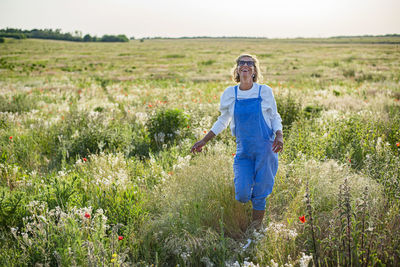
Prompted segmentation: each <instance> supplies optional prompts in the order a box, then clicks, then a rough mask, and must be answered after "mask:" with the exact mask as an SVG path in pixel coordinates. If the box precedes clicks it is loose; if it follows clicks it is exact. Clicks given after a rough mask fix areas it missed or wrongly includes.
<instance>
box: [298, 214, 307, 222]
mask: <svg viewBox="0 0 400 267" xmlns="http://www.w3.org/2000/svg"><path fill="white" fill-rule="evenodd" d="M299 220H300V222H302V223H305V222H306V217H305V216H304V215H303V216H300V217H299Z"/></svg>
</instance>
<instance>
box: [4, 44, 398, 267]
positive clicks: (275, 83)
mask: <svg viewBox="0 0 400 267" xmlns="http://www.w3.org/2000/svg"><path fill="white" fill-rule="evenodd" d="M399 43H400V38H395V37H391V38H385V39H384V40H383V39H379V38H366V39H358V38H349V39H346V38H339V39H285V40H272V39H271V40H269V39H237V38H235V39H169V40H167V39H154V40H144V41H140V40H134V41H131V42H129V43H73V42H62V41H49V40H34V39H28V40H13V39H6V42H5V43H1V44H0V149H1V150H0V156H1V158H0V173H1V176H0V183H1V187H0V237H1V238H0V265H2V266H36V265H38V266H58V265H60V266H98V265H101V266H152V265H153V266H176V265H179V266H257V265H259V266H267V265H268V266H312V265H321V266H396V265H399V264H400V215H399V214H400V184H399V183H400V157H399V156H400V102H399V100H400V46H399ZM242 53H251V54H254V55H256V56H257V57H258V59H259V60H260V63H261V70H262V74H263V76H264V79H263V83H265V84H268V85H269V86H271V87H272V88H273V91H274V94H275V98H276V101H277V105H278V111H279V113H280V114H281V116H282V119H283V124H284V139H285V150H284V151H283V152H282V153H280V155H279V160H280V166H279V170H278V174H277V177H276V180H275V186H274V191H273V193H272V194H271V195H270V196H269V197H268V199H267V213H266V218H265V219H264V227H263V229H262V231H259V232H254V231H250V230H247V225H248V224H249V222H250V215H251V204H245V205H243V204H240V203H238V202H236V201H235V200H234V188H233V171H232V164H233V155H234V152H235V142H234V138H233V137H232V136H230V133H229V130H225V131H224V132H223V133H221V134H220V135H219V136H218V137H217V138H215V139H214V140H213V141H211V142H210V143H209V144H207V146H206V148H205V151H204V152H203V153H201V154H197V155H192V154H190V152H189V150H190V148H191V146H192V145H193V143H194V142H195V141H196V140H198V139H199V138H201V137H202V136H203V135H204V134H205V133H206V132H207V131H208V130H209V129H210V128H211V126H212V125H213V123H214V121H215V120H216V119H217V117H218V116H219V111H218V107H219V98H220V95H221V93H222V92H223V90H224V89H225V88H226V87H227V86H230V85H232V84H233V82H232V81H231V78H230V72H231V69H232V67H233V65H234V60H235V58H236V57H237V56H238V55H240V54H242ZM303 216H304V219H305V222H304V220H300V218H303Z"/></svg>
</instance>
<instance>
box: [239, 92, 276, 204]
mask: <svg viewBox="0 0 400 267" xmlns="http://www.w3.org/2000/svg"><path fill="white" fill-rule="evenodd" d="M237 90H238V86H235V109H234V120H235V135H236V156H235V159H234V163H233V170H234V173H235V179H234V182H235V195H236V196H235V198H236V200H238V201H240V202H243V203H245V202H247V201H249V200H251V202H252V204H253V209H255V210H265V204H266V200H265V199H266V197H267V196H268V195H269V194H271V192H272V188H273V186H274V177H275V175H276V172H277V170H278V153H274V152H273V151H272V143H273V135H274V134H273V132H272V130H271V129H270V128H269V127H268V125H267V123H266V122H265V120H264V117H263V114H262V110H261V101H262V98H261V85H260V87H259V89H258V98H249V99H241V100H238V99H237Z"/></svg>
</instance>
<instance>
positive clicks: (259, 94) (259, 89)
mask: <svg viewBox="0 0 400 267" xmlns="http://www.w3.org/2000/svg"><path fill="white" fill-rule="evenodd" d="M261 86H262V85H260V87H258V97H260V96H261Z"/></svg>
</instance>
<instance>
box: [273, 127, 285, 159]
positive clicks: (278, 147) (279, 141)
mask: <svg viewBox="0 0 400 267" xmlns="http://www.w3.org/2000/svg"><path fill="white" fill-rule="evenodd" d="M282 149H283V134H282V131H280V130H278V131H276V134H275V140H274V143H273V144H272V151H274V152H275V153H278V152H281V151H282Z"/></svg>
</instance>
